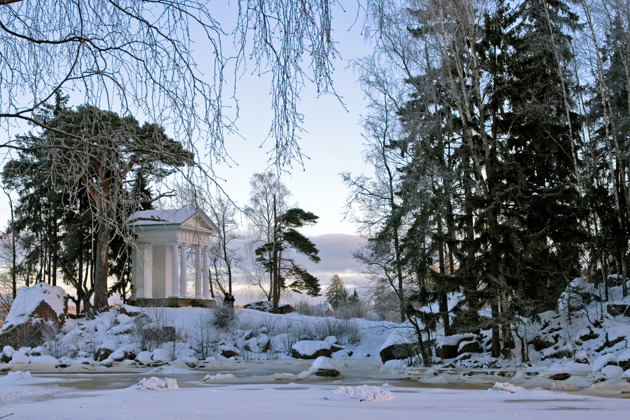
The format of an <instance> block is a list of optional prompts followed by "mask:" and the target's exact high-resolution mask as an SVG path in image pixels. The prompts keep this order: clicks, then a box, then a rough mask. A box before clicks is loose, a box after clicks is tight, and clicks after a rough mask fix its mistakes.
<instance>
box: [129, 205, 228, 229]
mask: <svg viewBox="0 0 630 420" xmlns="http://www.w3.org/2000/svg"><path fill="white" fill-rule="evenodd" d="M197 214H199V215H200V216H201V218H202V219H203V220H204V221H205V222H206V223H207V224H208V225H209V226H208V228H209V229H211V230H214V231H216V230H217V227H216V225H215V224H214V223H213V222H212V220H210V218H209V217H208V216H207V215H206V214H205V213H204V212H202V211H201V210H195V209H176V210H142V211H137V212H135V213H133V214H132V215H131V216H129V218H128V219H127V221H128V222H129V224H130V225H131V226H138V227H139V226H160V225H161V226H164V225H179V226H181V225H183V224H185V223H186V222H187V221H188V220H190V219H192V218H193V217H194V216H195V215H197Z"/></svg>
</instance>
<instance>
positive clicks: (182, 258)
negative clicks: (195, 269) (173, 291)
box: [179, 244, 188, 298]
mask: <svg viewBox="0 0 630 420" xmlns="http://www.w3.org/2000/svg"><path fill="white" fill-rule="evenodd" d="M179 251H180V255H179V264H180V265H179V297H182V298H185V297H186V295H187V290H186V289H187V286H188V285H187V284H186V244H181V245H180V247H179Z"/></svg>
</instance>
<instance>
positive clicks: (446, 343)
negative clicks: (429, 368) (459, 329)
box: [435, 334, 483, 359]
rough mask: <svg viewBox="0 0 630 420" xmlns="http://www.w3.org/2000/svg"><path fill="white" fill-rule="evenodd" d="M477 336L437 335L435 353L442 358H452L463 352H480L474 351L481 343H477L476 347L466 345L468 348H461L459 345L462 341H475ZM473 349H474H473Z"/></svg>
mask: <svg viewBox="0 0 630 420" xmlns="http://www.w3.org/2000/svg"><path fill="white" fill-rule="evenodd" d="M476 338H477V336H476V335H475V334H454V335H447V336H442V337H439V338H438V340H437V344H436V349H435V354H436V355H437V356H438V357H440V358H442V359H454V358H455V357H457V356H458V355H461V354H464V353H481V352H483V350H481V351H476V350H477V349H478V348H481V345H480V344H479V343H477V346H478V347H476V346H475V345H474V344H470V345H467V348H469V349H471V350H470V351H469V350H461V346H462V344H463V343H467V344H468V343H472V342H476ZM473 350H475V351H473Z"/></svg>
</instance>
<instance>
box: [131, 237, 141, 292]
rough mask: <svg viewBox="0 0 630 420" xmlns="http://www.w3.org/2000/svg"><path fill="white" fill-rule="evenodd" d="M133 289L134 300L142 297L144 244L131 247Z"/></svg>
mask: <svg viewBox="0 0 630 420" xmlns="http://www.w3.org/2000/svg"><path fill="white" fill-rule="evenodd" d="M131 252H132V254H131V255H132V257H131V258H132V259H133V276H132V281H133V287H135V289H136V290H135V295H136V299H137V298H141V297H144V243H137V244H136V246H135V247H133V250H132V251H131Z"/></svg>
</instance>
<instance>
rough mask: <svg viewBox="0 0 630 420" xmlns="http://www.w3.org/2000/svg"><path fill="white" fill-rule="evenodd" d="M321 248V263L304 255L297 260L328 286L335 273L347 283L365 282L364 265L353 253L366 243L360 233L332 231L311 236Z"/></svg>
mask: <svg viewBox="0 0 630 420" xmlns="http://www.w3.org/2000/svg"><path fill="white" fill-rule="evenodd" d="M310 239H311V241H313V243H314V244H315V246H316V247H317V249H319V257H320V258H321V261H320V262H319V263H317V264H316V263H313V262H310V261H308V260H307V259H306V258H304V257H302V256H298V258H296V260H297V261H298V262H299V263H300V264H301V265H303V266H304V267H305V268H306V269H307V270H308V271H309V272H310V273H311V274H313V275H314V276H316V277H317V278H319V280H320V283H321V285H322V286H324V287H325V286H326V285H327V284H328V281H329V280H330V279H331V278H332V276H333V275H335V274H338V275H339V276H340V277H341V278H342V279H343V280H344V283H346V285H350V284H353V283H357V282H360V283H364V282H365V275H363V273H362V271H363V266H362V265H361V264H360V263H359V262H357V261H356V260H355V259H354V258H353V257H352V254H353V253H354V252H356V251H358V250H359V249H360V248H361V247H362V246H363V245H365V242H366V239H365V238H363V237H361V236H359V235H349V234H341V233H332V234H326V235H319V236H313V237H311V238H310Z"/></svg>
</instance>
